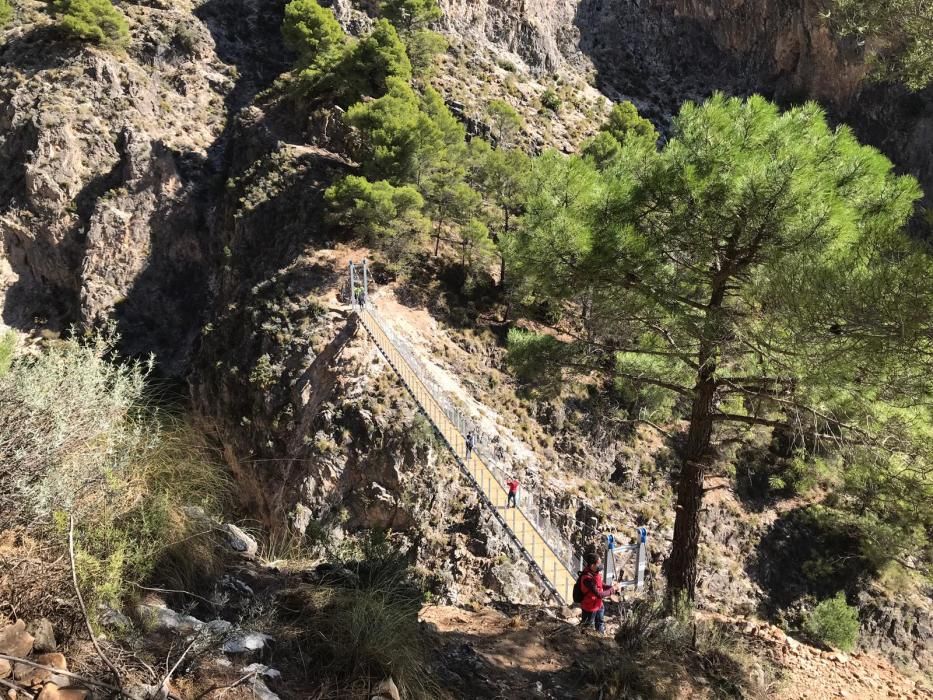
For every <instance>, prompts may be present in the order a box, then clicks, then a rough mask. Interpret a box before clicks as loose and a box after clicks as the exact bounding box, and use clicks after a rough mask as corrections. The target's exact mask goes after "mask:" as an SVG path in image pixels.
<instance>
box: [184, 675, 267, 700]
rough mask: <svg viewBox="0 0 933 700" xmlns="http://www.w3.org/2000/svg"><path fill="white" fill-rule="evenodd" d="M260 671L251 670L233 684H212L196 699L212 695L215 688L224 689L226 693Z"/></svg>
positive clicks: (199, 699)
mask: <svg viewBox="0 0 933 700" xmlns="http://www.w3.org/2000/svg"><path fill="white" fill-rule="evenodd" d="M258 673H259V672H258V671H250V672H249V673H247V674H246V675H245V676H243V677H242V678H240V679H238V680H236V681H234V682H233V683H232V684H230V685H214V686H211V687H210V688H208V689H207V690H205V691H204V692H203V693H201V694H200V695H198V697H197V698H195V700H201V698H204V697H207V696H208V695H210V694H211V693H213V692H214V691H215V690H222V691H224V693H226V692H227V691H228V690H231V689H232V688H236V687H237V686H238V685H241V684H242V683H244V682H245V681H248V680H249V679H250V678H252V677H253V676H255V675H257V674H258Z"/></svg>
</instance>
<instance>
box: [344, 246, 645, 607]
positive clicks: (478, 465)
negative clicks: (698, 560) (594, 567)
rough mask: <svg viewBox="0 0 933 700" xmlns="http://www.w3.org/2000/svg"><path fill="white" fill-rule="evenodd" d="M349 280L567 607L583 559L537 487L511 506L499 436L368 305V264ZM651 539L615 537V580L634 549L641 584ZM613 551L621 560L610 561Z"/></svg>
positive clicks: (372, 324)
mask: <svg viewBox="0 0 933 700" xmlns="http://www.w3.org/2000/svg"><path fill="white" fill-rule="evenodd" d="M349 283H350V287H349V291H350V301H351V304H352V305H353V306H354V308H355V309H356V310H357V313H358V315H359V318H360V321H361V323H362V325H363V327H364V328H365V329H366V331H367V333H368V334H369V336H370V337H371V338H372V339H373V341H374V342H375V343H376V346H377V347H378V348H379V350H380V352H381V353H382V354H383V356H384V357H385V359H386V361H387V362H388V363H389V365H390V366H391V367H392V369H393V370H394V371H395V373H396V374H397V375H398V376H399V378H400V379H401V381H402V383H403V384H404V385H405V387H406V388H407V389H408V391H409V393H411V395H412V397H413V398H414V399H415V401H416V402H417V403H418V405H419V407H420V409H421V411H422V412H423V413H424V415H425V416H426V417H427V418H428V420H429V421H430V422H431V424H432V425H433V426H434V428H435V430H437V432H438V434H439V435H440V436H441V438H442V439H443V441H444V442H445V443H446V444H447V446H448V447H449V449H450V450H451V452H452V453H453V454H454V456H455V457H456V460H457V464H458V465H459V467H460V469H461V471H463V473H464V475H465V476H466V477H467V478H468V479H469V480H470V481H471V483H472V484H473V485H474V486H475V488H476V489H477V491H478V492H479V494H480V496H481V499H482V500H483V502H484V503H485V504H486V506H487V507H489V509H490V510H491V512H492V513H493V515H494V517H495V518H496V519H497V520H498V521H499V522H500V524H501V525H502V526H503V527H504V528H505V530H506V532H507V533H508V534H509V536H510V537H511V538H512V539H513V540H514V541H515V543H516V544H517V545H518V547H519V550H520V551H521V552H522V555H523V556H524V557H525V559H526V560H527V561H528V563H529V564H530V566H531V568H532V569H533V570H534V572H535V573H536V574H537V575H538V576H540V578H541V580H542V582H543V584H544V586H545V588H546V589H547V590H548V591H549V593H550V594H551V595H553V596H554V597H555V598H557V600H558V601H560V602H562V603H565V604H569V603H570V602H571V600H572V593H571V592H572V589H573V585H574V582H575V580H576V573H577V572H578V571H580V570H581V569H582V568H583V566H582V558H581V557H580V556H579V555H577V553H576V552H575V550H574V548H573V545H572V544H571V543H570V542H569V541H568V540H567V539H566V538H564V536H563V535H562V534H561V532H560V530H559V529H558V528H557V527H556V526H555V525H554V524H553V523H552V522H551V520H550V518H548V516H547V510H546V508H545V507H544V506H543V505H542V504H543V503H545V500H544V499H542V498H540V497H539V496H538V495H537V494H536V493H535V492H534V491H533V490H531V489H527V488H522V489H521V493H520V494H519V497H518V499H517V507H512V508H509V507H508V505H509V504H508V498H507V493H508V492H507V487H506V481H507V470H505V469H504V468H503V467H502V461H503V458H504V455H502V454H499V451H500V450H501V444H500V443H499V441H498V440H490V439H489V437H488V436H487V435H485V434H484V433H483V431H482V430H480V428H479V425H478V423H477V420H476V419H474V417H473V416H471V415H470V414H469V413H467V412H466V411H465V410H463V409H461V408H460V406H459V405H458V402H457V400H456V399H455V398H454V397H453V396H451V395H450V393H449V392H448V391H446V390H445V389H444V388H443V387H442V386H441V385H440V384H439V383H438V382H437V381H435V380H434V379H433V378H432V373H431V372H430V371H429V370H428V369H427V368H426V367H425V366H424V364H423V363H422V361H421V360H420V358H419V357H418V355H417V353H416V352H415V351H414V350H413V349H412V348H411V347H410V346H409V344H408V343H407V342H406V341H405V340H404V339H403V338H402V337H401V336H399V334H398V333H396V332H395V331H394V330H393V329H392V327H391V324H389V323H388V322H386V320H385V319H383V318H382V317H381V315H380V314H379V312H378V311H377V309H376V308H375V306H374V305H373V304H371V303H370V300H369V293H368V289H369V270H368V266H367V265H366V262H365V261H364V262H363V265H362V266H356V265H355V264H354V263H350V279H349ZM469 434H472V436H473V438H474V442H473V447H472V449H471V451H470V452H471V454H468V453H467V449H466V444H467V443H466V436H467V435H469ZM646 536H647V534H646V532H642V531H641V530H640V531H639V537H638V540H639V541H640V543H639V542H636V544H633V545H625V546H616V545H615V543H614V541H613V540H612V538H611V536H610V542H609V545H608V547H607V549H606V555H607V564H608V563H609V561H610V560H611V561H612V565H613V566H612V569H613V572H612V575H613V576H614V577H615V576H619V577H620V579H621V574H622V569H623V568H624V564H625V563H626V562H625V559H624V558H623V555H624V554H627V553H632V554H635V562H634V563H635V569H636V571H635V578H634V579H632V580H631V581H625V582H624V583H625V585H626V586H632V587H636V588H641V586H642V583H643V580H644V567H645V559H646V557H645V544H644V543H645V542H646ZM614 552H615V553H616V555H617V557H618V560H616V559H613V553H614ZM607 573H608V571H607Z"/></svg>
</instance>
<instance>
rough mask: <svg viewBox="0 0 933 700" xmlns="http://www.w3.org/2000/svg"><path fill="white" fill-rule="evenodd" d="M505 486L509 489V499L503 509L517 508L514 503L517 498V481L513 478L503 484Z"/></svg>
mask: <svg viewBox="0 0 933 700" xmlns="http://www.w3.org/2000/svg"><path fill="white" fill-rule="evenodd" d="M505 485H506V486H508V487H509V497H508V498H507V499H506V501H505V507H506V508H508V507H509V506H512V507H513V508H518V504H517V503H516V502H515V501H516V498H517V497H518V479H516V478H515V477H514V476H513V477H512V478H511V479H509V480H508V481H506V482H505Z"/></svg>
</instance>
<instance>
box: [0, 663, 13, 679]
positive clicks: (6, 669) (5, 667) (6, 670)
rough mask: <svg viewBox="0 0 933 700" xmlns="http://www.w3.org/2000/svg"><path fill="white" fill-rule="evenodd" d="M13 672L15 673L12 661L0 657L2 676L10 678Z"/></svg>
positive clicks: (0, 675) (0, 674)
mask: <svg viewBox="0 0 933 700" xmlns="http://www.w3.org/2000/svg"><path fill="white" fill-rule="evenodd" d="M11 673H13V667H12V666H11V665H10V662H9V661H7V660H6V659H0V678H9V676H10V674H11Z"/></svg>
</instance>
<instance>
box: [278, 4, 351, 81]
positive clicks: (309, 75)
mask: <svg viewBox="0 0 933 700" xmlns="http://www.w3.org/2000/svg"><path fill="white" fill-rule="evenodd" d="M282 37H283V38H284V39H285V44H286V46H288V47H289V48H290V49H292V51H294V52H295V53H297V54H298V65H299V66H300V67H301V71H302V77H303V78H304V79H313V78H317V77H319V76H320V75H321V74H322V73H325V72H327V71H329V70H331V69H332V68H333V67H334V65H335V64H336V63H337V62H338V61H339V60H340V58H341V56H342V55H343V51H344V49H345V47H346V43H347V36H346V34H345V33H344V31H343V28H342V27H341V26H340V23H339V22H338V21H337V18H336V17H335V16H334V13H333V12H332V11H331V10H329V9H327V8H324V7H321V6H320V5H319V4H318V3H317V2H316V0H292V1H291V2H290V3H288V4H287V5H286V6H285V20H284V22H283V23H282Z"/></svg>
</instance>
